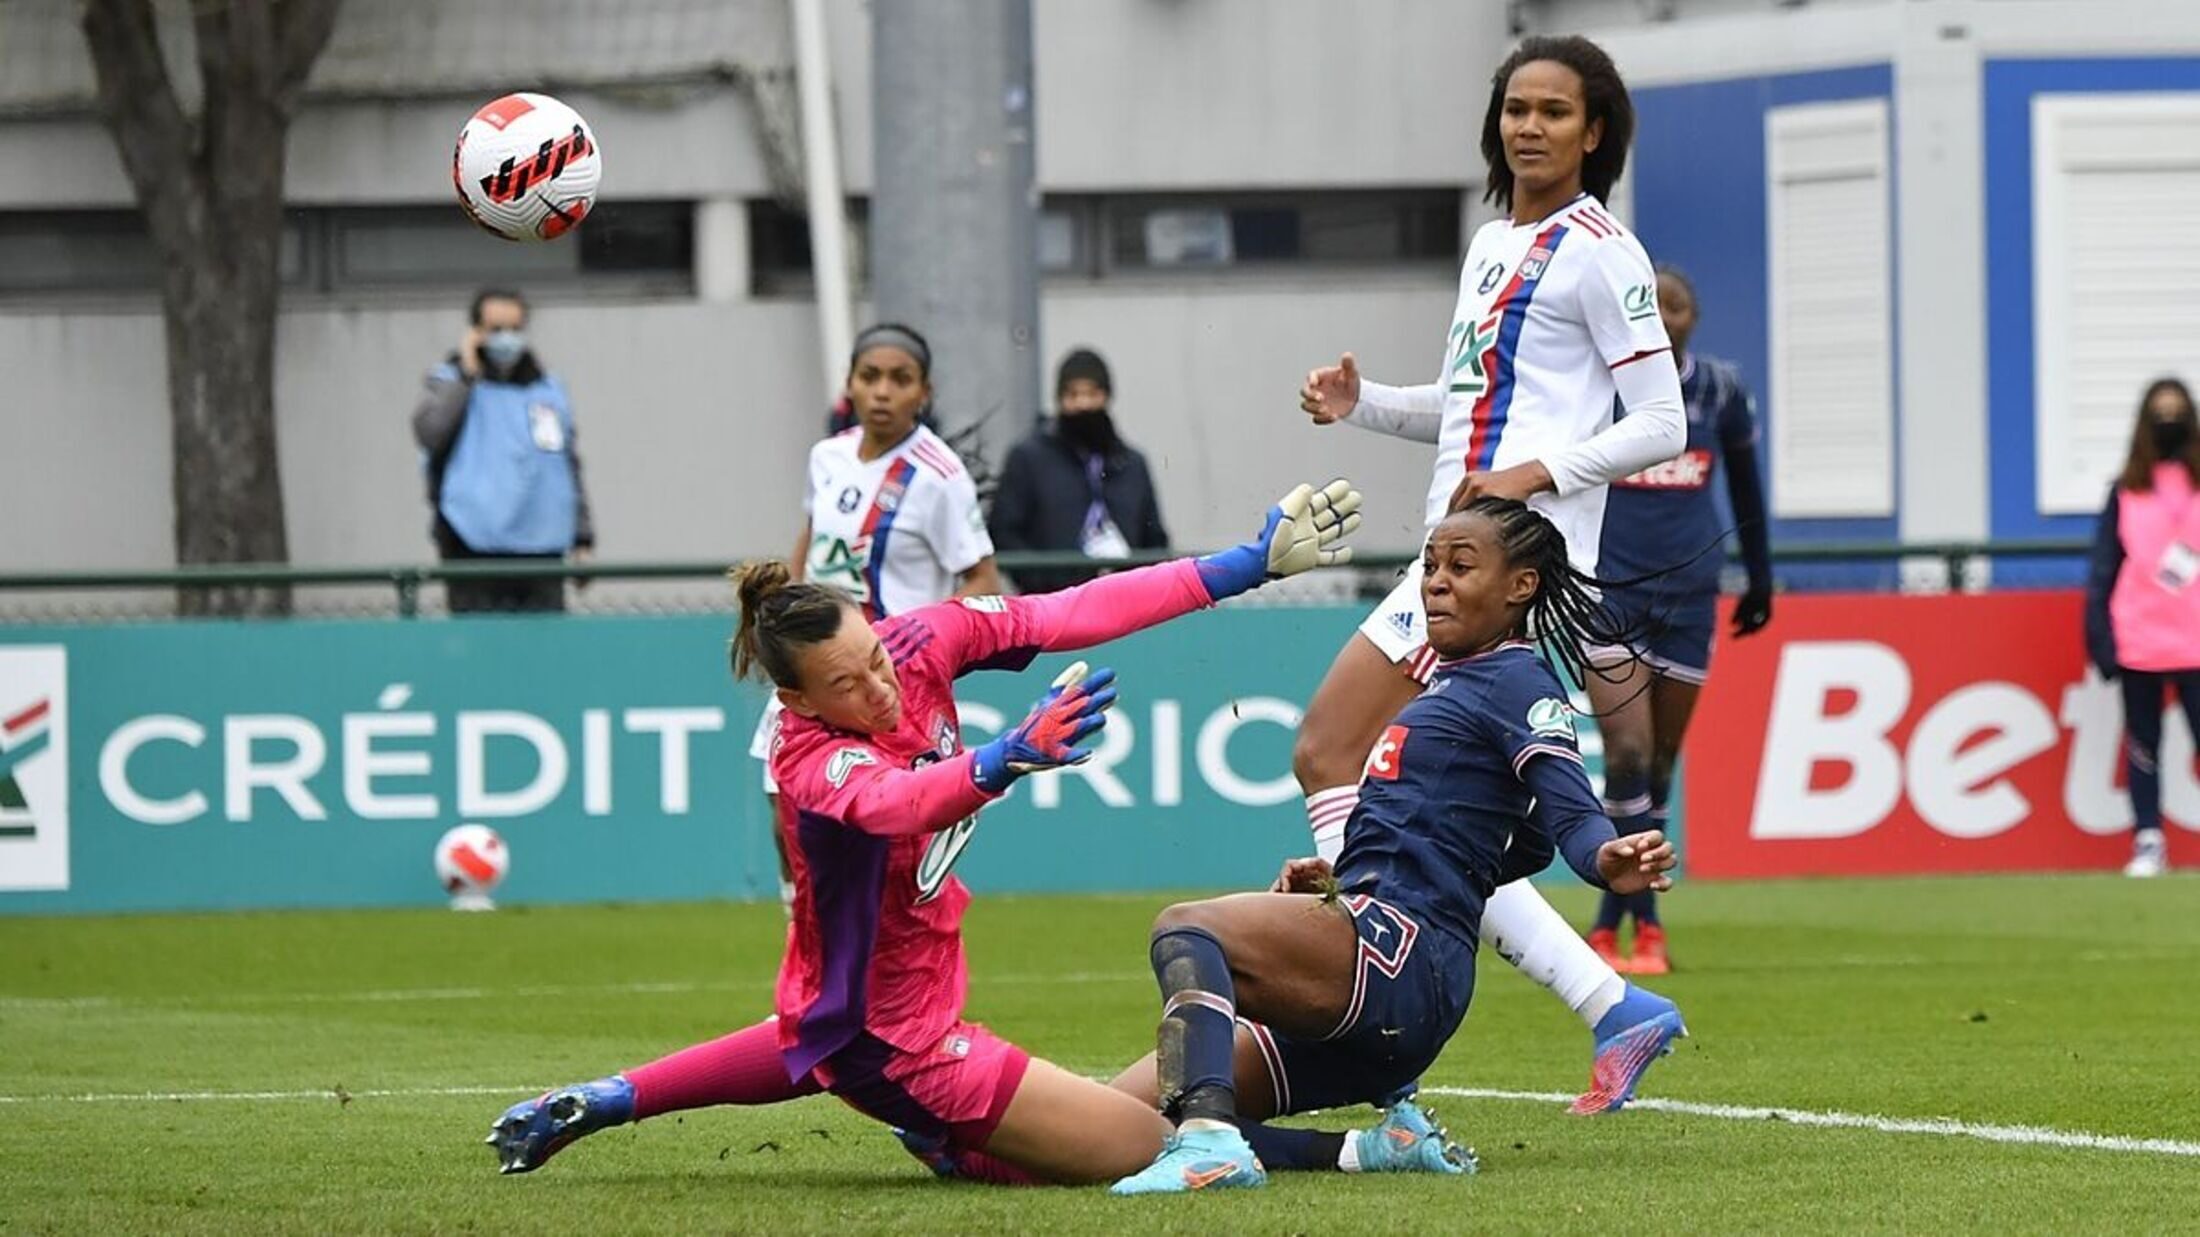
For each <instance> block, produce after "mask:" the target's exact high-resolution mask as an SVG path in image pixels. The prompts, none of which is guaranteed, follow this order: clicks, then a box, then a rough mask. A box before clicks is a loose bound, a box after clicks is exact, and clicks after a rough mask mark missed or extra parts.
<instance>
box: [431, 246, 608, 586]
mask: <svg viewBox="0 0 2200 1237" xmlns="http://www.w3.org/2000/svg"><path fill="white" fill-rule="evenodd" d="M413 437H414V438H415V439H417V440H418V441H419V443H420V449H421V452H422V462H423V464H424V466H425V468H426V472H427V479H428V505H429V506H430V507H432V508H433V509H434V511H435V524H434V529H433V536H434V538H435V545H436V551H437V553H438V554H439V555H440V556H441V557H442V558H443V560H444V561H445V562H452V561H458V560H466V559H485V560H491V561H498V560H503V561H515V560H517V561H524V560H529V559H534V560H541V561H545V562H560V561H563V560H564V558H565V557H566V555H567V554H571V555H572V556H573V558H574V559H575V561H581V562H585V561H587V559H588V558H589V556H590V554H591V552H592V551H593V549H594V547H595V543H596V532H595V528H594V526H593V524H592V522H591V520H590V519H589V513H588V491H587V490H586V489H585V488H584V487H583V486H582V484H581V457H580V451H579V448H578V447H577V446H576V445H575V442H574V437H575V433H574V426H573V404H572V401H571V400H570V399H568V398H567V397H566V394H565V386H564V384H563V383H560V382H559V381H558V380H557V379H556V378H555V377H552V376H551V375H550V374H549V373H547V372H546V371H545V370H544V369H543V368H542V364H541V362H539V361H538V360H536V358H535V354H534V353H533V352H532V351H530V350H529V348H528V346H527V301H526V299H525V298H523V297H521V296H520V294H519V293H517V292H514V291H510V290H508V289H503V288H490V289H485V290H483V291H482V292H480V293H479V294H477V295H476V296H475V297H474V303H473V309H472V312H471V314H470V315H469V325H468V327H467V329H466V334H465V335H464V337H462V338H461V339H460V341H459V345H458V350H457V351H456V352H453V353H452V354H451V355H450V356H449V357H447V358H445V359H444V361H443V363H442V364H440V365H438V366H436V367H435V368H434V369H431V370H429V371H428V377H427V389H426V390H424V391H423V392H422V393H421V396H420V403H419V404H418V406H416V407H415V408H414V409H413ZM447 593H448V596H449V599H450V606H451V610H452V612H453V613H462V612H468V611H481V610H563V609H564V608H565V580H564V578H563V577H562V576H557V575H546V576H529V577H514V578H509V579H496V580H453V581H450V583H449V585H448V587H447Z"/></svg>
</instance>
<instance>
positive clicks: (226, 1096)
mask: <svg viewBox="0 0 2200 1237" xmlns="http://www.w3.org/2000/svg"><path fill="white" fill-rule="evenodd" d="M541 1093H542V1088H541V1087H390V1088H386V1089H379V1090H377V1089H369V1090H365V1091H344V1092H342V1093H341V1094H339V1093H338V1091H337V1089H336V1088H334V1087H321V1088H319V1089H317V1090H312V1091H87V1092H81V1093H79V1094H75V1095H0V1104H182V1103H186V1102H189V1103H198V1102H202V1101H207V1100H249V1101H253V1102H263V1101H268V1100H344V1101H346V1102H349V1101H350V1100H388V1099H418V1098H422V1097H426V1096H437V1095H509V1096H513V1097H515V1098H521V1099H524V1098H525V1097H527V1096H530V1095H540V1094H541Z"/></svg>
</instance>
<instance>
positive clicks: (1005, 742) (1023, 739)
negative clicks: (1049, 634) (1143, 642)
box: [970, 662, 1115, 795]
mask: <svg viewBox="0 0 2200 1237" xmlns="http://www.w3.org/2000/svg"><path fill="white" fill-rule="evenodd" d="M1114 683H1115V671H1113V670H1097V671H1092V672H1091V673H1090V674H1089V675H1088V673H1087V672H1086V667H1085V663H1083V662H1078V663H1077V664H1076V665H1074V666H1071V667H1070V668H1069V669H1067V670H1064V671H1063V672H1062V673H1061V674H1060V676H1058V677H1057V678H1056V679H1055V680H1054V685H1053V686H1052V687H1051V688H1049V689H1047V694H1046V695H1044V696H1041V697H1040V698H1039V702H1038V703H1037V704H1035V705H1032V706H1031V712H1030V713H1028V714H1026V715H1025V716H1024V720H1023V721H1021V722H1019V723H1017V724H1016V727H1015V729H1013V730H1010V731H1008V732H1007V733H1006V734H1003V735H1002V736H1001V737H1000V738H997V739H995V740H993V741H992V742H990V743H986V744H983V745H981V746H980V747H978V748H977V749H976V750H975V751H973V752H972V753H971V764H970V780H971V781H972V782H974V783H976V784H977V787H978V789H980V790H982V791H984V792H986V793H987V794H991V795H997V794H1000V793H1001V792H1002V791H1005V790H1007V789H1008V788H1009V786H1010V785H1012V784H1013V783H1014V782H1015V781H1016V779H1017V778H1020V777H1022V776H1024V775H1025V774H1027V773H1036V772H1038V771H1039V770H1041V769H1059V768H1061V767H1063V766H1064V765H1074V764H1080V763H1082V762H1084V761H1086V760H1088V759H1090V758H1091V757H1092V751H1091V749H1090V748H1081V747H1079V746H1077V745H1078V744H1079V743H1082V742H1084V741H1085V740H1086V739H1089V738H1091V737H1092V736H1094V735H1096V734H1098V733H1100V730H1101V728H1102V727H1103V726H1105V725H1107V721H1108V718H1107V712H1108V710H1109V709H1110V708H1113V707H1114V705H1115V687H1114Z"/></svg>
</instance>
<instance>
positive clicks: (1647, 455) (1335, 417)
mask: <svg viewBox="0 0 2200 1237" xmlns="http://www.w3.org/2000/svg"><path fill="white" fill-rule="evenodd" d="M1633 135H1634V107H1633V104H1632V103H1631V102H1630V100H1629V99H1628V97H1627V87H1626V85H1625V83H1623V82H1622V81H1621V80H1620V76H1619V72H1618V70H1617V69H1615V68H1614V67H1613V65H1612V61H1611V58H1610V57H1609V56H1607V55H1606V54H1605V53H1604V51H1603V49H1601V48H1599V47H1598V46H1597V45H1596V44H1594V43H1592V42H1590V41H1589V40H1587V39H1583V38H1578V37H1569V38H1540V37H1539V38H1531V39H1528V40H1526V41H1524V42H1522V43H1521V45H1520V46H1519V48H1518V49H1516V50H1515V51H1514V52H1513V54H1512V55H1511V56H1510V57H1508V58H1507V59H1506V61H1505V63H1504V64H1503V65H1501V66H1499V68H1498V70H1497V73H1496V75H1495V77H1494V78H1493V79H1492V81H1491V89H1490V100H1489V107H1488V110H1487V112H1486V113H1485V115H1484V116H1483V121H1482V156H1483V159H1484V160H1485V161H1486V162H1487V163H1488V165H1489V182H1488V192H1487V194H1486V195H1485V196H1486V197H1487V199H1488V200H1489V201H1491V202H1494V203H1496V204H1498V205H1499V206H1502V207H1504V208H1505V210H1506V211H1507V214H1508V217H1507V218H1505V219H1501V220H1497V221H1494V222H1492V223H1489V224H1486V225H1484V226H1483V227H1482V228H1481V230H1479V231H1478V232H1476V233H1475V235H1474V239H1473V241H1472V242H1471V243H1470V244H1469V245H1468V247H1467V260H1466V264H1465V266H1464V267H1463V268H1462V269H1461V271H1460V273H1459V302H1458V307H1457V309H1456V310H1454V311H1453V316H1452V324H1451V331H1450V334H1449V336H1448V337H1447V340H1446V344H1445V348H1444V359H1443V365H1442V368H1441V369H1440V370H1439V371H1438V373H1437V380H1436V381H1435V382H1432V383H1428V384H1426V385H1422V386H1413V387H1391V386H1384V385H1382V384H1380V383H1376V382H1371V381H1366V380H1363V379H1362V378H1361V377H1360V374H1359V369H1358V366H1357V364H1356V363H1355V361H1354V359H1353V357H1352V354H1350V353H1346V354H1345V355H1344V357H1343V358H1342V360H1341V361H1340V362H1339V363H1338V364H1336V365H1334V366H1328V367H1324V368H1321V369H1317V370H1315V371H1313V372H1312V373H1310V374H1308V375H1307V379H1306V385H1305V387H1304V388H1303V389H1302V390H1301V391H1300V403H1301V406H1302V407H1303V408H1304V409H1305V410H1306V411H1307V412H1308V413H1309V414H1311V415H1312V416H1313V418H1314V421H1315V422H1316V423H1317V424H1321V425H1327V424H1331V423H1333V422H1337V421H1343V422H1345V423H1347V424H1351V425H1358V426H1360V427H1362V428H1365V429H1371V430H1374V431H1376V432H1378V433H1385V434H1392V435H1395V436H1397V437H1401V438H1409V439H1412V440H1414V441H1418V442H1429V443H1435V444H1436V447H1437V454H1436V472H1435V476H1434V478H1433V480H1432V481H1431V483H1430V487H1429V495H1428V506H1427V523H1428V524H1429V525H1431V526H1433V525H1434V524H1435V523H1436V522H1437V521H1439V520H1441V519H1442V518H1443V517H1444V515H1445V513H1446V512H1448V511H1451V510H1454V509H1456V508H1457V507H1458V506H1460V505H1462V504H1464V503H1466V502H1467V501H1469V500H1471V499H1474V498H1479V497H1485V496H1488V497H1497V498H1514V499H1525V500H1526V501H1527V502H1528V503H1529V504H1530V505H1531V506H1533V507H1534V508H1536V509H1537V510H1538V511H1540V512H1542V513H1543V514H1544V515H1545V516H1547V517H1548V518H1549V519H1550V521H1551V522H1552V524H1554V525H1555V526H1556V527H1557V529H1558V531H1559V532H1560V533H1561V534H1563V535H1564V537H1565V539H1566V544H1567V549H1568V552H1569V555H1570V557H1571V558H1572V560H1573V563H1574V565H1575V566H1576V567H1577V568H1579V569H1580V570H1581V571H1583V572H1585V573H1594V572H1595V570H1596V564H1597V549H1598V540H1599V537H1600V536H1601V534H1602V531H1603V523H1604V499H1605V487H1606V486H1607V485H1608V484H1609V483H1610V482H1612V481H1614V480H1617V479H1618V478H1621V477H1624V476H1627V475H1628V474H1630V473H1633V472H1635V471H1637V470H1638V469H1642V468H1646V467H1648V466H1650V465H1652V464H1656V463H1658V462H1660V461H1662V460H1666V459H1669V458H1671V457H1672V456H1674V455H1676V454H1678V453H1679V452H1680V451H1681V450H1682V448H1683V447H1685V446H1686V445H1687V423H1686V420H1685V418H1684V414H1683V412H1682V406H1681V391H1680V379H1679V377H1678V375H1677V373H1676V371H1675V369H1674V364H1673V356H1672V350H1671V346H1670V343H1669V341H1668V340H1667V338H1666V334H1665V326H1664V324H1663V323H1662V322H1660V321H1659V318H1658V304H1657V277H1656V275H1655V274H1654V272H1653V271H1652V269H1651V265H1650V259H1649V256H1648V255H1647V254H1646V253H1644V252H1643V248H1642V246H1641V245H1640V244H1639V243H1637V242H1636V240H1635V238H1634V237H1633V236H1632V235H1631V234H1629V233H1628V231H1627V230H1626V229H1625V228H1624V227H1621V226H1620V225H1619V223H1618V222H1617V221H1615V220H1614V219H1613V218H1612V217H1611V215H1609V214H1607V213H1606V212H1605V210H1604V205H1603V199H1604V197H1605V195H1606V194H1608V193H1609V192H1610V191H1611V188H1612V184H1613V182H1615V181H1616V180H1618V179H1619V174H1620V170H1621V168H1622V167H1624V166H1625V164H1626V160H1627V146H1628V142H1629V141H1630V140H1631V139H1632V137H1633ZM1615 394H1616V395H1617V396H1618V397H1619V398H1620V399H1621V400H1622V401H1623V402H1624V405H1625V406H1626V408H1627V409H1628V411H1629V415H1628V416H1627V417H1626V418H1625V419H1623V420H1620V421H1618V422H1617V423H1615V422H1614V421H1613V419H1612V400H1613V396H1614V395H1615ZM1420 593H1421V579H1420V571H1419V569H1418V566H1416V567H1415V568H1414V569H1412V570H1409V571H1408V572H1407V575H1406V578H1405V579H1404V580H1403V581H1401V582H1400V583H1399V585H1398V588H1397V589H1396V591H1394V592H1393V593H1391V595H1390V596H1389V597H1388V598H1386V599H1385V600H1384V602H1383V604H1382V605H1381V606H1379V607H1377V609H1376V610H1375V612H1374V613H1373V614H1371V615H1369V616H1368V619H1367V621H1366V623H1364V624H1363V625H1362V626H1361V628H1360V630H1359V632H1358V634H1356V635H1354V636H1353V637H1352V638H1351V639H1350V640H1349V641H1348V642H1347V643H1346V645H1345V647H1344V648H1343V649H1342V650H1341V651H1339V653H1338V654H1337V659H1336V661H1335V662H1334V663H1333V664H1332V665H1331V666H1330V668H1329V673H1328V675H1327V676H1326V677H1325V678H1324V679H1323V680H1322V685H1321V687H1320V688H1319V689H1318V690H1317V691H1316V692H1315V694H1314V699H1313V700H1312V701H1311V702H1310V703H1309V704H1308V706H1307V711H1306V720H1305V722H1304V723H1303V724H1302V726H1301V728H1300V731H1299V739H1298V745H1297V747H1296V749H1295V750H1294V752H1293V754H1292V764H1293V771H1294V772H1295V773H1296V774H1297V776H1298V781H1299V786H1300V789H1302V790H1303V791H1305V793H1306V810H1307V818H1308V823H1309V824H1310V825H1311V826H1312V828H1313V832H1314V845H1315V849H1316V851H1317V852H1318V853H1319V854H1320V855H1321V856H1322V857H1323V858H1325V859H1329V860H1332V861H1334V860H1335V858H1336V856H1337V852H1338V850H1339V849H1340V848H1341V846H1342V844H1343V834H1344V826H1345V822H1346V820H1348V819H1349V818H1350V817H1351V815H1352V808H1353V805H1354V804H1355V803H1356V802H1358V799H1359V779H1360V772H1361V767H1362V764H1363V762H1364V761H1365V759H1366V757H1367V753H1368V750H1369V748H1370V747H1371V746H1372V745H1373V744H1374V742H1375V740H1376V737H1377V736H1378V735H1379V734H1380V733H1381V731H1382V727H1383V725H1384V723H1385V722H1386V721H1387V720H1388V719H1389V718H1391V717H1392V716H1394V715H1395V714H1396V713H1397V712H1398V710H1399V709H1401V708H1403V707H1404V706H1405V705H1406V703H1407V702H1408V701H1410V700H1412V699H1413V697H1414V696H1415V695H1416V694H1418V693H1419V692H1420V690H1421V685H1422V683H1423V682H1424V681H1425V680H1426V679H1427V677H1428V674H1429V672H1430V671H1431V670H1432V669H1433V668H1434V666H1435V662H1436V655H1435V654H1434V653H1433V652H1431V651H1430V650H1429V649H1428V646H1427V639H1426V631H1427V629H1426V619H1425V617H1424V615H1423V614H1422V611H1421V599H1420ZM1552 652H1554V653H1555V654H1557V655H1558V656H1559V657H1560V658H1561V659H1562V660H1565V661H1568V662H1570V663H1571V664H1572V666H1573V668H1574V669H1575V670H1576V672H1577V673H1576V678H1577V681H1578V678H1579V671H1580V668H1581V663H1580V660H1579V659H1580V656H1581V653H1582V650H1578V649H1554V650H1552ZM1482 932H1483V935H1484V936H1485V937H1487V938H1488V939H1489V941H1490V942H1491V943H1492V944H1493V945H1494V946H1495V947H1496V949H1497V952H1498V953H1499V954H1501V955H1503V956H1504V958H1505V959H1506V960H1507V961H1508V962H1511V963H1512V964H1513V965H1514V966H1517V967H1519V968H1520V969H1521V970H1523V971H1525V972H1527V973H1528V974H1529V975H1530V976H1532V977H1534V978H1535V980H1536V981H1537V982H1539V983H1541V984H1543V985H1544V986H1545V987H1547V988H1550V989H1551V990H1552V991H1553V992H1554V993H1556V994H1557V995H1558V996H1559V997H1560V998H1561V999H1563V1000H1564V1001H1565V1002H1566V1004H1567V1005H1568V1007H1570V1008H1571V1009H1573V1010H1574V1011H1575V1012H1576V1013H1578V1014H1580V1015H1581V1017H1582V1019H1583V1021H1585V1022H1587V1023H1588V1024H1589V1026H1590V1028H1591V1029H1592V1030H1593V1031H1594V1032H1595V1035H1596V1040H1597V1046H1596V1058H1595V1060H1596V1064H1595V1067H1594V1070H1593V1072H1592V1079H1591V1084H1590V1090H1589V1092H1588V1093H1587V1094H1585V1095H1583V1096H1582V1097H1581V1099H1580V1100H1578V1101H1576V1103H1575V1110H1576V1111H1579V1112H1601V1111H1609V1110H1610V1109H1613V1108H1616V1107H1618V1106H1619V1105H1620V1104H1622V1103H1624V1102H1625V1100H1626V1098H1627V1097H1628V1096H1629V1095H1631V1094H1632V1092H1633V1088H1634V1083H1635V1080H1636V1079H1637V1078H1639V1077H1640V1076H1641V1073H1642V1071H1643V1070H1644V1069H1645V1068H1647V1067H1648V1064H1649V1062H1650V1060H1652V1059H1654V1058H1655V1057H1656V1056H1657V1055H1659V1054H1660V1053H1661V1052H1663V1051H1664V1050H1665V1049H1666V1047H1667V1045H1668V1044H1669V1042H1670V1039H1671V1037H1672V1036H1673V1035H1674V1034H1677V1033H1678V1032H1679V1030H1680V1020H1679V1017H1678V1016H1677V1014H1676V1013H1675V1011H1674V1009H1673V1006H1672V1003H1671V1002H1669V1001H1666V1000H1665V999H1664V998H1662V997H1659V996H1656V995H1655V994H1653V993H1648V992H1644V991H1642V990H1640V989H1636V988H1633V987H1632V986H1631V985H1629V984H1628V983H1627V982H1626V981H1625V980H1623V979H1621V978H1620V977H1619V975H1618V974H1617V973H1616V972H1614V971H1613V970H1612V968H1611V967H1610V966H1608V965H1606V964H1605V963H1604V962H1603V961H1602V960H1601V959H1599V958H1598V957H1597V955H1596V953H1595V952H1594V951H1593V950H1591V949H1590V948H1589V947H1588V945H1587V944H1586V943H1585V942H1583V941H1582V939H1581V938H1580V937H1579V936H1577V935H1575V933H1574V931H1573V929H1572V928H1571V927H1570V926H1569V925H1568V924H1567V923H1566V921H1565V919H1563V918H1562V917H1561V916H1560V915H1559V914H1558V912H1557V911H1555V910H1553V909H1552V908H1551V905H1550V904H1549V903H1548V902H1546V901H1544V899H1543V896H1542V895H1541V894H1539V893H1537V892H1536V891H1535V890H1534V889H1533V888H1532V887H1530V886H1529V884H1528V883H1527V882H1526V881H1524V880H1523V881H1515V882H1513V883H1511V884H1509V885H1505V886H1503V887H1502V888H1500V889H1498V890H1497V892H1496V893H1495V895H1493V896H1492V897H1491V898H1490V899H1489V903H1488V906H1487V909H1486V911H1485V913H1484V917H1483V920H1482Z"/></svg>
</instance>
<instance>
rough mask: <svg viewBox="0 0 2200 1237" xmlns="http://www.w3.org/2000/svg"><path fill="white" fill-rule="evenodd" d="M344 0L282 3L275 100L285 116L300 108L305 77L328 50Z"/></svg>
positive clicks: (278, 20) (277, 32)
mask: <svg viewBox="0 0 2200 1237" xmlns="http://www.w3.org/2000/svg"><path fill="white" fill-rule="evenodd" d="M339 7H341V0H283V3H282V8H281V10H280V11H278V12H277V13H276V28H275V39H276V45H277V46H276V61H275V63H276V79H275V97H276V99H277V101H278V106H280V107H281V108H282V109H283V112H284V114H285V115H288V114H290V113H291V112H292V111H293V110H294V109H296V107H297V106H298V95H299V93H300V92H301V91H302V90H303V89H304V88H305V84H306V75H307V74H309V73H311V72H312V71H313V64H314V62H315V61H317V60H319V59H320V58H321V52H322V51H323V50H324V49H325V48H327V47H328V39H329V34H330V32H332V31H334V30H335V29H336V11H337V9H338V8H339Z"/></svg>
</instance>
